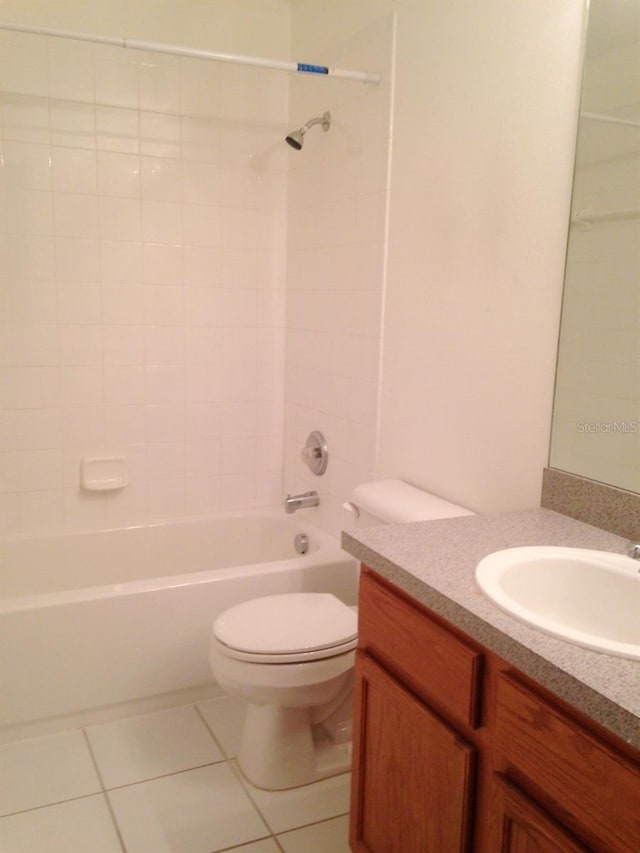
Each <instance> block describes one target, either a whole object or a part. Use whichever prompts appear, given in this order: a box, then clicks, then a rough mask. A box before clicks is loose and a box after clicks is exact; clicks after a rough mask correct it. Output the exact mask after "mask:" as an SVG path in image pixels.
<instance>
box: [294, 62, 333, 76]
mask: <svg viewBox="0 0 640 853" xmlns="http://www.w3.org/2000/svg"><path fill="white" fill-rule="evenodd" d="M297 70H298V71H304V72H306V73H307V74H328V73H329V69H328V68H327V67H326V65H307V63H306V62H298V63H297Z"/></svg>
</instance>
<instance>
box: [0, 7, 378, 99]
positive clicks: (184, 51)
mask: <svg viewBox="0 0 640 853" xmlns="http://www.w3.org/2000/svg"><path fill="white" fill-rule="evenodd" d="M0 30H10V31H11V32H16V33H32V34H34V35H41V36H54V37H55V38H63V39H75V40H76V41H88V42H93V43H94V44H108V45H111V46H113V47H124V48H130V49H132V50H150V51H155V52H157V53H171V54H174V55H175V56H188V57H191V58H192V59H212V60H217V61H218V62H232V63H234V64H236V65H253V66H255V67H256V68H272V69H276V70H277V71H298V72H300V73H302V74H316V75H319V76H325V77H327V76H328V77H341V78H343V79H345V80H357V81H359V82H360V83H371V84H373V85H374V86H377V85H378V84H379V83H380V80H381V77H380V74H378V72H376V71H348V70H345V69H342V68H328V67H327V66H326V65H314V64H311V63H307V62H287V61H283V60H279V59H265V58H262V57H259V56H242V55H240V54H235V53H217V52H215V51H212V50H199V49H198V48H192V47H181V46H179V45H172V44H158V43H155V42H151V41H141V40H140V39H132V38H126V36H123V37H122V38H115V37H112V36H98V35H91V34H90V33H77V32H72V31H70V30H54V29H49V28H48V27H33V26H28V25H26V24H12V23H8V22H4V21H0Z"/></svg>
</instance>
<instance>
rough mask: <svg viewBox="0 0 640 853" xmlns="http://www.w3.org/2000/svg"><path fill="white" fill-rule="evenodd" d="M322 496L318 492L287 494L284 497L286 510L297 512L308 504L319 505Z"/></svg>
mask: <svg viewBox="0 0 640 853" xmlns="http://www.w3.org/2000/svg"><path fill="white" fill-rule="evenodd" d="M319 503H320V498H319V497H318V493H317V492H303V493H302V494H301V495H287V496H286V498H285V499H284V511H285V512H288V513H292V512H295V511H296V510H297V509H305V507H308V506H318V504H319Z"/></svg>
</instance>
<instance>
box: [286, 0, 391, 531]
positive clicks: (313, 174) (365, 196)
mask: <svg viewBox="0 0 640 853" xmlns="http://www.w3.org/2000/svg"><path fill="white" fill-rule="evenodd" d="M388 5H389V7H390V6H391V4H388ZM393 29H394V18H393V14H392V13H391V12H390V11H386V10H385V9H384V4H381V3H377V4H366V3H360V4H358V3H348V4H347V3H340V2H332V3H330V4H317V3H314V2H312V0H303V2H300V3H297V4H296V5H295V6H294V8H293V16H292V32H293V38H294V45H293V50H294V55H298V56H311V57H315V56H317V57H323V58H324V61H328V62H329V63H330V64H331V65H333V66H335V67H338V68H357V69H361V70H369V71H378V72H380V73H381V75H382V82H381V84H380V85H379V86H369V85H363V84H360V83H353V82H347V81H340V80H336V79H331V80H328V81H323V85H322V86H320V85H319V82H320V81H316V80H313V79H307V78H297V77H296V78H295V79H294V80H292V82H291V107H290V114H291V123H292V126H296V125H299V124H302V123H303V122H305V121H307V120H308V119H309V118H311V117H312V116H314V115H322V113H324V112H325V111H326V110H330V111H331V115H332V125H331V130H330V131H329V132H328V133H327V134H323V133H322V132H321V131H320V130H318V129H316V128H313V130H312V131H310V132H309V135H308V136H307V137H306V139H305V145H304V149H303V150H302V151H301V152H299V153H291V154H290V165H289V206H288V246H289V253H288V270H287V273H288V274H287V286H288V296H287V346H286V368H285V378H286V379H285V382H286V384H285V445H284V446H285V469H284V476H285V487H286V490H287V491H303V490H306V489H317V491H318V493H319V495H320V506H319V508H318V510H317V512H316V513H315V516H314V520H317V521H318V523H320V524H321V525H323V526H324V527H325V528H326V529H327V530H329V531H330V532H331V533H333V534H335V535H339V532H340V530H341V528H343V527H344V526H349V525H350V524H351V523H352V519H351V518H350V517H349V515H348V514H347V513H346V512H344V510H343V509H342V504H343V503H344V502H345V501H348V500H349V498H350V496H351V492H352V490H353V488H354V486H355V485H357V484H358V483H359V482H365V481H367V480H372V479H374V478H375V476H376V468H375V466H376V449H377V448H376V441H377V434H378V395H379V390H380V388H379V360H380V347H381V324H382V310H383V292H384V290H383V285H384V272H385V241H386V212H387V199H388V160H389V147H390V110H391V91H392V49H393V34H394V33H393ZM314 429H319V430H321V431H322V432H323V433H324V434H325V437H326V439H327V444H328V447H329V454H330V455H329V466H328V468H327V472H326V474H325V475H323V476H322V477H321V478H318V477H316V476H314V475H313V474H311V473H310V472H309V471H308V470H307V469H306V467H305V466H304V465H303V463H302V462H301V459H300V449H301V448H302V446H303V445H304V442H305V439H306V436H307V434H308V433H309V432H310V431H311V430H314Z"/></svg>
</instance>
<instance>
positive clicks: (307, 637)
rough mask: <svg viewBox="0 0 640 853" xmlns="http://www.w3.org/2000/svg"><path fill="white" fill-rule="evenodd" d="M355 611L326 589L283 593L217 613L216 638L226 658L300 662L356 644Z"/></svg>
mask: <svg viewBox="0 0 640 853" xmlns="http://www.w3.org/2000/svg"><path fill="white" fill-rule="evenodd" d="M357 630H358V624H357V616H356V614H355V612H354V610H353V608H351V607H348V606H347V605H346V604H343V603H342V602H341V601H340V600H339V599H338V598H336V597H335V596H334V595H331V594H328V593H317V592H316V593H285V594H283V595H268V596H264V597H262V598H255V599H252V600H251V601H245V602H242V604H238V605H236V606H235V607H231V608H229V609H228V610H225V612H224V613H221V614H220V616H218V618H217V619H216V620H215V622H214V625H213V634H214V638H215V639H216V640H217V641H218V644H219V646H220V650H221V651H222V652H223V653H224V654H225V655H227V656H228V657H232V658H235V659H236V660H244V661H251V662H254V663H302V662H304V661H310V660H320V659H322V658H328V657H335V656H337V655H342V654H345V653H346V652H349V651H351V650H352V649H354V648H355V646H356V643H357Z"/></svg>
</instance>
